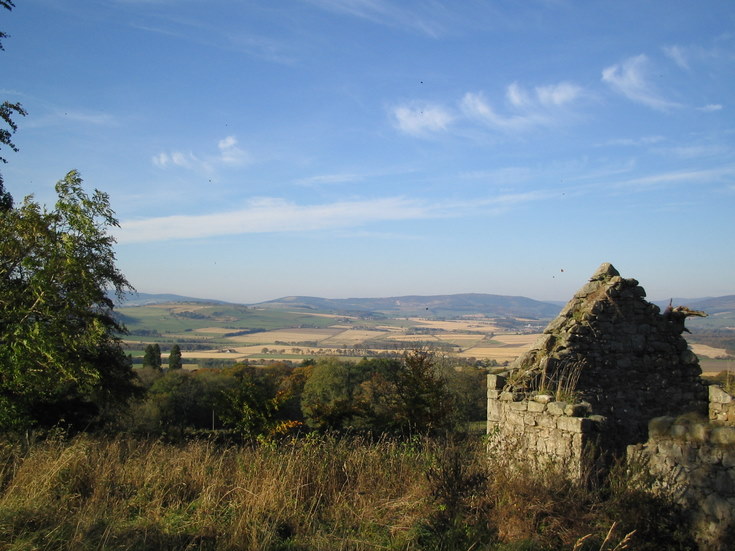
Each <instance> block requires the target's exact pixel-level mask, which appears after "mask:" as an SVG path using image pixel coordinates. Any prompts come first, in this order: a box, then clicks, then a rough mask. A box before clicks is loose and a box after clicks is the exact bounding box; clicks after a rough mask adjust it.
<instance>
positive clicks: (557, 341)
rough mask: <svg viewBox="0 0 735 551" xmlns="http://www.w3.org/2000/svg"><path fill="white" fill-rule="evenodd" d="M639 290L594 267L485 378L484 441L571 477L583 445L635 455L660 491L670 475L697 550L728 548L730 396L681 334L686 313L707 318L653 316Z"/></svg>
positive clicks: (731, 517)
mask: <svg viewBox="0 0 735 551" xmlns="http://www.w3.org/2000/svg"><path fill="white" fill-rule="evenodd" d="M645 296H646V292H645V291H644V290H643V288H642V287H640V286H639V284H638V281H636V280H635V279H625V278H622V277H621V276H620V274H619V273H618V271H617V270H616V269H615V268H614V267H613V266H612V265H611V264H608V263H605V264H602V265H601V266H600V268H599V269H598V270H597V271H596V272H595V273H594V274H593V276H592V277H591V278H590V280H589V282H588V283H587V284H586V285H584V286H583V287H582V288H581V289H580V290H579V291H578V292H577V293H576V294H575V295H574V297H573V298H572V299H571V300H570V301H569V302H568V303H567V305H566V306H565V307H564V308H563V309H562V311H561V313H560V314H559V316H558V317H557V318H556V319H554V320H553V321H552V322H551V323H550V324H549V325H548V326H547V327H546V329H545V330H544V332H543V334H542V335H541V336H540V338H539V339H538V340H537V341H536V342H535V343H534V344H533V345H532V346H531V348H530V349H529V350H528V351H527V352H526V353H525V354H523V355H522V356H520V357H519V358H517V359H516V360H515V361H514V362H513V363H512V364H511V365H510V366H509V368H507V369H506V370H505V371H500V372H497V373H494V374H492V375H489V376H488V433H489V434H491V435H493V438H492V439H491V442H493V444H492V445H494V446H496V447H497V448H498V449H506V450H508V449H514V450H515V451H516V452H519V455H522V456H531V457H534V458H536V459H539V458H546V459H551V460H553V461H555V462H558V463H559V464H561V465H565V466H566V467H567V471H568V473H569V475H570V476H580V475H582V473H583V472H584V470H585V468H586V466H587V465H588V464H589V459H590V454H592V453H593V452H594V454H595V455H600V454H601V455H602V456H603V457H608V458H609V457H625V455H626V453H627V454H628V457H629V458H632V457H637V458H641V457H646V458H648V461H649V463H650V468H651V470H652V471H653V472H654V473H657V474H659V475H660V476H661V480H662V486H665V484H667V483H671V473H672V472H674V473H676V477H675V478H676V481H675V483H676V484H677V485H678V486H679V487H680V488H681V489H682V491H681V492H680V496H681V503H682V504H684V505H685V506H687V507H688V508H689V509H690V510H691V511H693V515H694V520H695V524H696V525H697V529H698V533H697V537H698V538H699V543H700V548H701V549H702V550H708V551H709V550H717V551H719V550H724V549H730V547H729V546H730V545H732V544H733V539H731V538H732V537H733V531H735V427H734V426H733V425H735V400H734V399H733V397H732V396H730V395H729V394H727V393H726V392H724V391H723V390H722V389H721V388H719V387H716V386H709V387H708V385H707V383H706V382H705V381H704V380H703V379H702V378H701V370H700V367H699V361H698V359H697V357H696V355H695V354H694V353H692V351H691V350H690V349H689V347H688V345H687V342H686V340H685V339H684V338H683V337H682V333H683V332H684V331H686V330H687V329H686V327H685V324H684V321H685V319H686V317H688V316H692V315H696V316H703V315H706V314H704V313H703V312H696V311H691V310H688V309H687V308H685V307H673V306H669V308H667V309H666V310H665V311H664V312H661V310H660V309H659V307H658V306H656V305H654V304H652V303H650V302H648V301H646V300H645ZM708 417H709V419H708ZM667 477H668V478H667ZM665 479H666V480H668V482H664V480H665ZM734 548H735V547H734Z"/></svg>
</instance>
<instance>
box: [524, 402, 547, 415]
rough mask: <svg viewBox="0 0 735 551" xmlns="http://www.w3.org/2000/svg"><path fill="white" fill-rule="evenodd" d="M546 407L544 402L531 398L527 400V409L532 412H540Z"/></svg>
mask: <svg viewBox="0 0 735 551" xmlns="http://www.w3.org/2000/svg"><path fill="white" fill-rule="evenodd" d="M545 409H546V404H544V403H541V402H537V401H535V400H531V401H530V402H528V411H531V412H534V413H541V412H542V411H544V410H545Z"/></svg>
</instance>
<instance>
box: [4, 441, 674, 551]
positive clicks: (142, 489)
mask: <svg viewBox="0 0 735 551" xmlns="http://www.w3.org/2000/svg"><path fill="white" fill-rule="evenodd" d="M560 474H561V473H560V472H559V470H558V469H556V468H554V467H553V466H548V467H547V468H545V469H542V470H541V471H538V470H537V471H534V472H531V471H529V470H526V469H524V468H522V467H521V466H520V465H518V464H517V463H516V462H514V461H513V460H512V459H511V458H507V457H505V458H497V457H496V458H492V459H490V460H488V456H487V454H486V452H485V447H484V444H483V443H482V442H481V441H479V440H478V441H476V442H473V443H468V442H462V443H452V442H437V441H432V440H425V439H421V438H416V439H413V440H409V441H404V442H401V441H395V440H387V439H383V440H378V441H370V440H367V439H357V438H336V437H329V436H319V437H315V436H309V437H305V438H302V439H300V440H294V441H290V442H282V443H280V444H278V445H274V446H257V447H248V446H224V445H221V444H215V443H211V442H206V441H192V442H188V443H184V444H169V443H164V442H161V441H154V440H139V439H132V438H127V437H117V438H107V439H96V438H92V437H89V436H80V437H77V438H74V439H72V440H70V441H66V440H62V439H48V440H46V441H45V442H40V443H36V444H33V445H31V446H30V448H26V447H24V446H22V445H20V444H18V445H10V444H4V445H0V485H1V486H0V542H4V543H3V544H0V549H3V550H26V549H28V550H30V549H39V550H41V549H43V550H56V549H59V550H60V549H65V550H66V549H69V550H71V549H74V550H87V549H89V550H91V549H95V550H101V549H106V550H123V549H130V550H151V551H152V550H165V549H169V550H174V549H176V550H178V549H182V550H183V549H192V550H193V549H203V550H273V551H275V550H307V549H327V550H329V549H345V550H346V549H350V550H367V549H371V550H372V549H394V550H399V549H447V550H449V549H452V550H453V549H470V548H471V549H476V550H479V549H487V550H498V551H499V550H507V551H510V550H511V549H513V550H521V549H525V550H532V549H533V550H541V549H567V550H571V549H572V548H573V547H574V545H575V543H577V542H578V541H579V540H580V538H583V537H584V536H587V538H586V539H585V540H584V541H583V542H582V543H580V544H579V546H578V547H577V548H578V549H590V550H591V549H594V550H597V549H600V545H601V542H602V541H603V540H604V538H605V537H606V535H607V533H608V530H609V529H610V526H611V525H612V523H613V522H614V521H619V522H620V523H619V525H618V526H617V527H616V528H615V533H614V534H613V536H612V539H613V540H614V541H618V542H619V541H620V540H622V539H623V537H624V536H625V535H626V534H627V533H628V532H630V531H632V530H639V531H640V533H641V534H643V537H642V538H639V541H638V544H637V546H634V547H631V548H632V549H643V548H644V547H641V546H640V545H641V544H642V543H645V542H646V541H647V540H652V541H658V542H663V543H665V542H666V541H669V540H671V541H678V540H676V538H675V534H674V535H672V534H673V531H674V530H673V529H672V526H671V524H672V522H673V520H672V519H674V516H671V515H669V516H666V515H665V514H664V516H662V514H663V513H662V511H666V510H668V509H666V506H667V505H666V504H665V503H664V502H663V501H661V500H656V499H655V498H642V497H641V496H642V495H643V494H640V493H639V490H640V484H638V483H634V482H635V481H634V480H633V479H632V478H630V475H620V474H619V475H617V476H618V480H617V482H616V483H615V484H613V485H612V486H610V487H609V488H608V489H606V490H604V491H602V490H599V489H590V487H588V486H583V485H580V484H574V483H571V482H569V481H567V480H566V479H565V478H564V477H563V476H560ZM621 476H622V478H621ZM625 477H628V478H625ZM629 482H630V483H629ZM667 514H668V513H667ZM672 514H673V513H672ZM669 517H671V518H669ZM656 530H659V531H661V534H656V533H655V531H656ZM633 538H635V535H634V536H633ZM652 538H653V539H652ZM666 538H668V540H667V539H666ZM672 538H674V539H672ZM613 547H614V544H611V545H610V546H609V547H607V549H612V548H613ZM650 548H651V549H654V548H655V549H666V548H667V547H666V546H665V545H663V544H661V545H656V546H654V547H650ZM671 548H672V549H673V548H677V549H679V548H685V547H673V546H672V547H671Z"/></svg>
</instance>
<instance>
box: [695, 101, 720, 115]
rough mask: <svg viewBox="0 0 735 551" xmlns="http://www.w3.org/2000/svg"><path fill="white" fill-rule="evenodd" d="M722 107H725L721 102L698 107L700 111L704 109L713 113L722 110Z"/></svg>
mask: <svg viewBox="0 0 735 551" xmlns="http://www.w3.org/2000/svg"><path fill="white" fill-rule="evenodd" d="M722 109H723V107H722V105H720V104H719V103H709V104H707V105H703V106H702V107H697V110H698V111H703V112H705V113H713V112H714V111H721V110H722Z"/></svg>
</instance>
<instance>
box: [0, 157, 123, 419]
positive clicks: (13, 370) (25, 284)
mask: <svg viewBox="0 0 735 551" xmlns="http://www.w3.org/2000/svg"><path fill="white" fill-rule="evenodd" d="M56 193H57V195H58V201H57V202H56V205H55V207H54V208H53V210H50V211H48V210H46V208H45V207H42V206H41V205H39V204H38V203H37V202H35V201H34V200H33V197H32V196H29V197H26V198H25V200H24V201H23V203H22V204H21V205H20V206H18V207H17V208H9V209H6V210H3V211H0V312H1V313H2V314H1V317H0V427H3V426H4V427H8V426H14V425H18V424H26V423H29V422H31V421H33V420H38V415H36V412H37V409H38V408H37V407H35V406H37V404H39V403H50V402H56V401H58V400H60V399H70V398H73V399H74V400H75V401H79V400H82V401H87V402H89V401H92V402H94V401H95V400H97V401H99V400H101V401H103V402H105V403H104V404H102V403H95V404H94V405H95V407H96V409H99V408H104V407H106V406H107V405H109V403H110V402H114V401H116V400H117V399H118V398H121V399H124V398H125V397H127V396H129V395H130V394H132V393H133V392H134V386H133V384H132V378H133V374H132V370H131V367H130V365H129V362H128V361H127V358H126V357H125V355H124V354H123V352H122V349H121V347H120V343H119V340H118V337H117V335H119V334H121V333H122V332H123V331H124V328H123V327H122V326H121V325H119V324H118V323H117V322H116V320H115V319H114V317H113V315H112V310H113V301H112V300H111V298H110V297H109V296H108V290H113V291H114V292H115V293H116V294H117V295H118V296H122V294H123V293H124V292H126V291H127V290H130V289H131V288H132V287H131V286H130V284H129V283H128V281H127V279H126V278H125V276H124V275H123V274H122V273H121V272H120V271H119V270H118V269H117V267H116V265H115V254H114V251H113V248H112V247H113V244H114V238H113V237H112V236H111V235H110V234H109V233H108V229H109V228H110V227H115V226H117V225H118V222H117V220H116V219H115V216H114V212H113V211H112V209H111V208H110V203H109V198H108V196H107V195H106V194H104V193H102V192H100V191H95V192H94V193H93V194H92V195H88V194H87V193H85V191H84V190H83V189H82V179H81V177H80V176H79V174H78V173H77V172H76V171H71V172H69V173H68V174H67V175H66V177H65V178H64V179H62V180H60V181H59V182H58V183H57V184H56Z"/></svg>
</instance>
